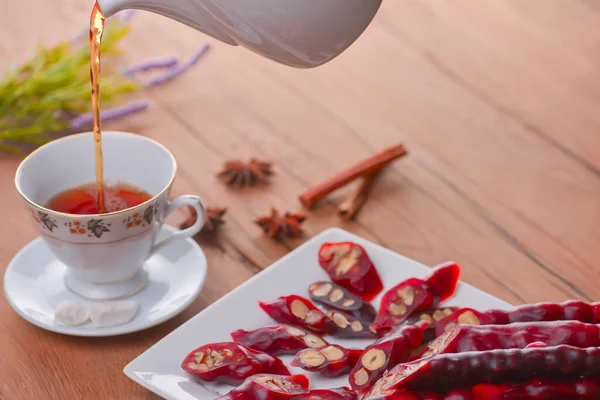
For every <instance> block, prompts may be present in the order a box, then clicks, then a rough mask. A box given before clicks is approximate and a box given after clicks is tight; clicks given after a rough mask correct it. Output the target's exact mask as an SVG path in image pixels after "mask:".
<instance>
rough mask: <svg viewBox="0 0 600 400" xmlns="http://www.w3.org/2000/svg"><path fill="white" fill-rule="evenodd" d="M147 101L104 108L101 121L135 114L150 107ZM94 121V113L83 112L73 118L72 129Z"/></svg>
mask: <svg viewBox="0 0 600 400" xmlns="http://www.w3.org/2000/svg"><path fill="white" fill-rule="evenodd" d="M148 105H149V104H148V103H146V102H134V103H129V104H126V105H124V106H119V107H114V108H111V109H108V110H104V111H102V112H101V113H100V121H102V122H105V121H111V120H115V119H119V118H124V117H126V116H128V115H131V114H135V113H137V112H140V111H144V110H145V109H146V108H148ZM93 121H94V117H93V114H92V113H91V112H89V113H85V114H81V115H80V116H78V117H76V118H74V119H72V120H71V123H70V126H71V129H79V128H81V127H82V126H84V125H89V124H91V123H92V122H93Z"/></svg>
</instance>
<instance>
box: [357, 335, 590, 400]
mask: <svg viewBox="0 0 600 400" xmlns="http://www.w3.org/2000/svg"><path fill="white" fill-rule="evenodd" d="M578 378H593V379H598V378H600V348H598V347H588V348H579V347H573V346H567V345H560V346H552V347H541V348H538V347H533V348H528V349H508V350H505V349H497V350H489V351H471V352H466V353H458V354H437V355H435V356H432V357H429V358H423V359H419V360H416V361H412V362H409V363H402V364H398V365H396V366H395V367H394V368H392V370H390V371H389V373H388V374H386V375H385V376H384V377H383V378H381V379H379V380H378V381H377V382H376V383H375V385H373V387H372V389H371V390H370V391H369V393H368V395H369V396H375V395H380V394H387V393H392V392H394V391H396V390H431V389H432V388H435V390H436V391H440V392H443V391H447V390H453V389H463V388H470V387H472V386H474V385H476V384H480V383H505V382H516V383H518V382H525V381H528V380H533V379H547V380H572V379H578ZM367 398H369V397H368V396H367Z"/></svg>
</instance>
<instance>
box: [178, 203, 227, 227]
mask: <svg viewBox="0 0 600 400" xmlns="http://www.w3.org/2000/svg"><path fill="white" fill-rule="evenodd" d="M189 209H190V213H191V215H190V216H189V218H188V219H186V220H185V221H184V222H183V223H182V224H181V226H180V227H181V229H186V228H189V227H190V226H192V225H194V224H195V223H196V220H198V214H197V213H196V209H194V208H193V207H189ZM226 212H227V209H226V208H217V207H207V208H206V222H204V226H203V227H202V230H201V232H202V233H213V232H215V231H216V230H217V228H219V226H221V225H223V224H224V223H225V220H224V219H223V217H224V216H225V213H226Z"/></svg>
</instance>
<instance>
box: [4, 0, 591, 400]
mask: <svg viewBox="0 0 600 400" xmlns="http://www.w3.org/2000/svg"><path fill="white" fill-rule="evenodd" d="M86 3H87V2H81V1H76V0H56V1H52V2H48V1H42V0H21V1H19V2H9V3H7V4H8V7H7V6H6V5H4V7H3V8H2V12H1V13H0V70H5V69H7V68H9V67H10V66H11V65H14V64H16V63H17V62H18V61H19V60H21V59H23V57H25V56H27V55H28V54H30V53H31V51H33V50H32V49H33V47H34V45H35V44H36V43H37V42H44V43H48V44H50V43H55V42H56V41H58V40H61V39H64V38H68V37H70V36H73V35H75V34H76V33H78V32H79V31H80V29H84V28H85V23H86V21H87V18H88V15H89V6H90V5H91V4H86ZM34 9H35V10H36V11H37V15H36V14H32V13H30V11H31V10H34ZM42 17H47V18H48V20H47V21H45V22H44V24H42V23H41V22H42ZM598 26H600V7H599V6H598V2H595V1H590V0H546V1H543V2H524V1H520V0H507V1H503V2H482V1H476V0H441V1H440V0H419V1H416V0H415V1H387V2H385V4H384V6H383V8H382V10H381V12H380V13H379V15H378V16H377V18H376V20H375V21H374V23H373V24H372V25H371V26H370V27H369V29H368V31H367V32H366V33H365V35H364V36H363V37H362V38H361V39H360V40H359V41H358V42H357V43H356V44H355V45H354V46H352V47H351V48H350V49H349V50H348V51H347V52H346V53H345V54H343V55H342V56H340V57H339V58H338V59H336V60H334V61H333V62H331V63H330V64H327V65H325V66H323V67H320V68H318V69H315V70H306V71H300V70H294V69H290V68H287V67H283V66H280V65H278V64H275V63H272V62H269V61H267V60H264V59H261V58H259V57H257V56H255V55H254V54H251V53H250V52H247V51H245V50H242V49H238V48H234V47H229V46H227V45H222V44H219V43H214V45H215V46H214V49H213V51H212V52H211V54H210V55H209V56H208V57H207V58H206V59H205V60H203V61H202V63H201V64H200V65H198V67H197V68H195V69H193V70H192V71H190V72H189V73H187V74H185V75H184V76H182V77H181V78H180V79H178V80H176V81H174V82H172V83H171V84H169V85H167V86H164V87H161V88H157V89H152V90H148V91H146V92H145V93H142V94H140V95H139V96H140V97H143V98H144V99H146V100H148V101H149V102H150V103H151V107H150V109H149V110H148V111H146V112H145V113H144V114H141V115H136V116H133V117H131V118H129V119H127V120H126V121H122V122H118V123H113V124H107V125H106V126H105V129H116V130H124V131H133V132H138V133H141V134H143V135H146V136H148V137H151V138H154V139H157V140H159V141H160V142H162V143H164V144H165V145H166V146H167V147H168V148H169V149H170V150H171V151H172V152H173V153H174V154H175V156H176V157H177V159H178V162H179V165H180V170H179V173H178V177H177V181H176V184H175V188H174V192H175V193H174V195H177V194H182V193H195V194H199V195H201V196H202V197H203V198H204V200H205V202H206V203H207V204H208V205H210V206H224V207H228V213H227V223H226V225H225V226H224V227H223V228H222V230H221V232H220V235H219V238H218V240H215V241H210V242H203V248H204V250H205V252H206V253H207V257H208V260H209V265H210V266H209V276H208V281H207V284H206V286H205V288H204V290H203V291H202V294H201V296H200V298H199V299H198V300H197V301H196V302H195V303H194V304H193V305H192V306H191V307H190V308H189V309H187V310H186V311H185V312H184V313H182V314H181V315H180V316H178V317H176V318H174V319H173V320H171V321H169V322H166V323H164V324H162V325H160V326H158V327H156V328H153V329H150V330H148V331H145V332H142V333H137V334H132V335H128V336H124V337H119V338H103V339H83V338H71V337H65V336H61V335H56V334H52V333H49V332H45V331H43V330H41V329H38V328H36V327H34V326H32V325H30V324H28V323H27V322H25V321H23V320H22V319H20V318H19V317H18V316H17V315H16V314H15V313H14V312H13V311H12V310H11V309H10V307H9V306H8V304H7V303H6V301H1V302H0V399H11V400H13V399H15V400H20V399H32V398H44V399H46V398H48V399H80V398H83V399H91V398H102V399H154V398H156V397H155V396H153V395H151V394H150V393H148V392H147V391H146V390H144V389H142V388H141V387H139V386H137V385H136V384H134V383H133V382H131V381H129V380H128V379H127V378H126V377H125V376H124V375H123V374H122V372H121V370H122V368H123V366H124V365H125V364H127V363H128V362H129V361H130V360H132V359H133V358H135V357H136V356H137V355H138V354H140V353H141V352H143V351H144V350H145V349H146V348H148V347H149V346H150V345H152V344H153V343H155V342H156V341H158V340H159V339H160V338H161V337H163V336H164V335H165V334H167V333H168V332H170V331H171V330H173V329H175V328H176V327H177V326H178V325H180V324H181V323H182V322H184V321H186V320H187V319H189V318H190V317H192V316H193V315H195V314H196V313H197V312H199V311H201V310H202V309H203V308H204V307H206V306H207V305H209V304H210V303H212V302H214V301H215V300H216V299H218V298H219V297H221V296H223V295H224V294H226V293H227V292H229V291H230V290H231V289H233V288H235V287H236V286H237V285H239V284H240V283H242V282H244V281H245V280H246V279H248V278H249V277H250V276H252V275H253V274H255V273H258V272H259V271H260V270H261V269H264V268H266V267H268V265H269V264H271V263H272V262H273V261H275V260H277V259H278V258H280V257H281V256H283V255H284V254H286V253H287V252H288V251H289V250H290V249H291V247H285V246H283V245H280V244H277V243H274V242H273V241H271V240H270V239H268V238H266V237H265V236H264V235H263V234H262V233H261V231H260V229H259V228H258V227H257V226H256V225H254V223H253V220H254V219H255V218H257V217H258V216H261V215H264V214H267V213H268V212H269V210H270V208H271V207H272V206H274V207H277V208H280V209H281V210H282V211H286V210H289V211H299V210H301V207H300V204H299V203H298V201H297V196H298V195H299V194H300V193H301V192H303V191H304V190H305V189H307V188H308V187H310V186H312V185H314V184H316V183H318V182H320V181H321V180H322V179H323V178H325V177H327V176H330V175H331V174H332V173H335V172H336V171H338V170H340V169H341V168H343V167H346V166H348V165H351V164H353V163H354V162H356V161H357V160H359V159H362V158H365V157H367V156H368V155H370V154H372V153H374V152H376V151H377V150H379V149H381V148H383V147H386V146H388V145H391V144H395V143H399V142H402V143H405V144H406V146H407V148H408V149H409V151H410V154H409V156H408V157H405V158H404V159H402V160H400V161H398V162H396V163H395V164H394V165H392V166H391V167H390V168H389V169H388V170H386V171H385V172H384V173H383V174H382V176H381V177H380V178H379V180H378V182H377V184H376V185H375V187H374V189H373V193H372V196H371V198H370V199H369V201H368V202H367V204H366V205H365V208H364V209H363V210H362V212H361V214H360V216H359V217H358V219H357V220H356V221H354V222H346V221H344V220H343V219H341V218H340V217H339V216H338V215H337V210H336V206H337V204H339V202H340V201H341V200H342V199H343V198H344V197H345V195H346V194H347V193H349V192H350V191H351V190H353V188H352V187H348V188H345V189H342V190H340V191H339V193H336V194H335V195H333V196H331V197H329V198H328V199H326V200H325V201H323V202H322V203H321V204H320V206H319V207H318V208H317V209H315V210H314V211H311V212H309V213H308V220H307V221H306V223H305V227H306V231H307V237H310V236H312V235H314V234H316V233H318V232H320V231H321V230H323V229H325V228H327V227H330V226H339V227H342V228H344V229H348V230H350V231H352V232H355V233H357V234H359V235H361V236H364V237H366V238H367V239H370V240H374V241H375V242H378V243H380V244H382V245H384V246H386V247H389V248H390V249H393V250H395V251H398V252H400V253H402V254H405V255H406V256H409V257H412V258H414V259H416V260H418V261H421V262H423V263H426V264H429V265H432V264H436V263H439V262H442V261H445V260H449V259H453V260H455V261H456V262H458V263H459V264H460V265H461V266H462V267H463V279H464V280H465V281H466V282H469V283H471V284H474V285H476V286H478V287H480V288H481V289H483V290H486V291H488V292H490V293H492V294H493V295H495V296H498V297H500V298H503V299H505V300H507V301H509V302H513V303H515V304H517V303H524V302H537V301H544V300H548V301H561V300H565V299H569V298H579V299H585V300H592V299H596V300H597V299H598V298H599V297H600V289H599V288H598V285H597V284H596V282H597V281H598V279H599V278H600V270H599V268H598V261H597V260H598V259H600V248H599V247H598V245H597V243H598V242H599V240H600V224H599V222H600V202H599V201H598V199H599V198H600V134H599V133H598V132H599V130H600V114H599V113H598V112H597V110H598V108H599V107H600V75H599V72H598V71H600V68H599V67H600V52H599V51H598V50H599V49H600V30H598ZM49 27H50V28H49ZM206 40H207V38H206V37H205V36H204V35H202V34H200V33H197V32H195V31H193V30H191V29H190V28H187V27H185V26H183V25H179V24H177V23H176V22H173V21H170V20H168V19H164V18H162V17H159V16H156V15H152V14H149V13H142V12H140V13H138V14H136V16H135V17H134V30H133V32H132V34H131V37H130V38H128V39H127V41H126V45H125V49H126V55H125V60H126V62H128V63H133V62H136V61H141V60H144V59H147V58H150V57H153V56H163V55H176V56H180V57H186V56H189V55H190V54H191V53H193V52H194V51H195V50H197V49H198V48H199V47H200V46H201V45H202V44H203V43H204V42H205V41H206ZM0 95H1V94H0ZM251 157H257V158H264V159H267V160H270V161H272V162H273V163H274V165H275V170H276V176H275V177H274V178H273V179H272V183H271V185H270V186H268V187H266V188H259V189H249V190H243V191H236V190H231V189H229V188H227V187H225V186H224V185H222V184H220V183H219V182H218V181H217V180H216V179H215V177H214V174H215V172H216V171H218V170H219V169H220V168H221V166H222V164H223V163H224V162H225V161H226V160H228V159H233V158H242V159H247V158H251ZM18 162H19V160H18V159H17V158H15V157H12V156H6V155H2V156H1V158H0V185H1V186H0V187H1V188H2V189H3V195H2V196H0V210H4V211H3V214H2V224H0V237H1V238H2V240H0V270H3V269H4V268H5V267H6V265H7V264H8V262H9V261H10V259H11V258H12V256H13V255H14V254H15V253H16V252H17V251H18V250H19V249H20V248H21V247H22V246H23V245H25V244H26V243H27V242H28V241H30V240H31V239H33V238H34V236H35V233H34V231H33V228H31V227H30V226H29V225H28V223H27V222H26V219H25V213H24V210H23V208H22V207H21V203H20V200H19V198H18V196H17V194H16V192H15V191H14V189H13V176H14V172H15V169H16V167H17V165H18ZM7 210H10V211H7ZM172 222H174V223H176V222H177V219H175V220H173V221H172ZM300 242H301V241H295V242H293V243H292V246H295V245H297V244H299V243H300Z"/></svg>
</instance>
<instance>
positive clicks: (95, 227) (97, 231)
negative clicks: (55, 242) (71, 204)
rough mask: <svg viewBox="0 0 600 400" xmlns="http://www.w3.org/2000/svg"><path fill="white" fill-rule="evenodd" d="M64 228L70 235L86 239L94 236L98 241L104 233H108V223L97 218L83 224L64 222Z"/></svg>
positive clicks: (79, 222)
mask: <svg viewBox="0 0 600 400" xmlns="http://www.w3.org/2000/svg"><path fill="white" fill-rule="evenodd" d="M64 226H65V227H67V228H68V229H69V233H70V234H71V235H87V237H92V236H95V237H97V238H98V239H100V238H101V237H102V235H103V234H104V233H105V232H110V228H109V227H110V223H106V222H104V220H102V219H99V218H92V219H90V220H89V221H87V222H83V223H82V222H81V221H73V222H71V221H69V222H65V223H64Z"/></svg>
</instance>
